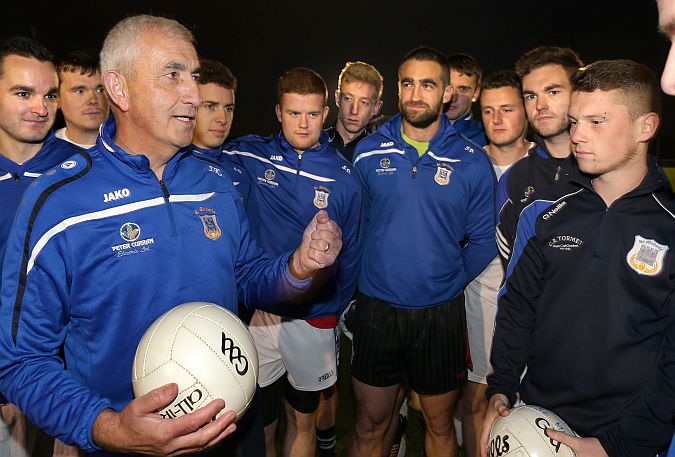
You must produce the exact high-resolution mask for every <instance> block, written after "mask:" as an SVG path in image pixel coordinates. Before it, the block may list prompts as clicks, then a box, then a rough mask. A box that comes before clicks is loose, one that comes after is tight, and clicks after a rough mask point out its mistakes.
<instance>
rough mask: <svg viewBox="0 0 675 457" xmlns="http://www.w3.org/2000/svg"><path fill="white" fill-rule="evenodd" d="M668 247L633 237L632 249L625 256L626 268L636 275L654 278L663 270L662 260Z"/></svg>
mask: <svg viewBox="0 0 675 457" xmlns="http://www.w3.org/2000/svg"><path fill="white" fill-rule="evenodd" d="M668 249H669V247H668V246H665V245H663V244H659V243H657V242H656V241H654V240H648V239H647V238H643V237H641V236H640V235H635V242H634V243H633V247H632V248H631V250H630V251H628V254H627V255H626V262H627V263H628V266H629V267H631V268H632V269H633V270H635V271H636V272H637V273H638V274H641V275H645V276H656V275H658V274H659V273H661V270H663V258H664V257H665V255H666V252H668Z"/></svg>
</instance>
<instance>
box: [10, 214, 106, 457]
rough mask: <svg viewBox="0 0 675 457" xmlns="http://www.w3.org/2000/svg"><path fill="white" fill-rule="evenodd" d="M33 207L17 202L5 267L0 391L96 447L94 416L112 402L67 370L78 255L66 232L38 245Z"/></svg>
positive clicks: (31, 414)
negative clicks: (72, 281)
mask: <svg viewBox="0 0 675 457" xmlns="http://www.w3.org/2000/svg"><path fill="white" fill-rule="evenodd" d="M31 210H32V205H26V204H24V205H22V206H21V207H20V208H19V211H18V213H17V219H16V221H15V225H14V227H13V229H12V231H11V233H10V237H9V240H8V246H7V252H6V256H5V262H4V265H3V268H2V276H3V278H2V295H1V300H2V301H1V306H0V323H1V324H0V391H2V392H3V393H4V394H5V396H6V397H7V399H8V400H9V401H10V402H12V403H14V404H16V405H17V406H18V407H19V408H20V409H21V410H22V411H23V412H24V413H25V414H26V416H27V417H28V418H29V419H30V420H31V421H32V422H33V423H34V424H35V425H36V426H37V427H39V428H41V429H43V430H45V431H46V432H47V433H49V434H50V435H52V436H55V437H57V438H59V439H61V440H62V441H64V442H66V443H75V444H77V445H78V446H79V447H80V448H82V449H83V450H84V451H85V452H92V451H95V450H96V449H97V447H96V445H95V444H94V443H93V441H92V438H91V430H92V427H93V424H94V421H95V420H96V417H97V416H98V415H99V413H100V412H101V411H102V410H103V409H105V408H108V407H110V406H111V402H110V401H109V400H108V399H106V398H103V397H101V396H100V395H99V394H97V393H96V392H94V391H92V390H90V389H89V388H87V387H85V386H84V385H82V384H81V383H80V382H79V381H78V380H77V379H75V378H74V376H73V375H72V374H71V373H70V372H68V371H66V370H65V369H64V363H63V360H62V359H61V357H60V348H61V347H62V345H63V343H64V341H65V336H66V331H67V325H68V322H69V312H70V311H69V310H70V305H69V290H68V289H69V283H70V278H71V275H70V272H71V264H70V262H71V261H72V260H71V257H70V254H69V250H68V246H67V242H66V239H65V235H63V234H61V235H59V236H55V237H53V238H51V239H50V240H49V241H48V242H46V244H44V245H40V244H39V243H37V247H36V239H39V238H40V234H41V232H40V223H39V217H38V221H37V222H36V223H35V225H34V226H33V225H30V226H29V224H28V221H29V219H30V217H31ZM31 229H32V236H31ZM24 240H27V241H26V246H24ZM38 252H39V254H36V253H38ZM33 257H34V259H33ZM29 258H31V259H32V260H31V261H29ZM33 261H34V263H33Z"/></svg>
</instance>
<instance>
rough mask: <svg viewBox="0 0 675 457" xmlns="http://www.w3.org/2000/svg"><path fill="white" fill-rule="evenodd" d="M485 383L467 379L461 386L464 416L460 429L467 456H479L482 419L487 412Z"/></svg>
mask: <svg viewBox="0 0 675 457" xmlns="http://www.w3.org/2000/svg"><path fill="white" fill-rule="evenodd" d="M486 390H487V384H481V383H477V382H473V381H469V382H467V383H466V385H465V386H464V387H463V393H462V394H463V395H462V402H463V404H464V417H463V421H462V430H463V433H464V441H463V442H464V453H465V454H466V456H467V457H478V456H480V436H481V433H482V432H483V420H484V419H485V413H486V412H487V405H488V402H487V399H486V398H485V391H486Z"/></svg>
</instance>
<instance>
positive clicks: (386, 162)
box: [380, 157, 391, 168]
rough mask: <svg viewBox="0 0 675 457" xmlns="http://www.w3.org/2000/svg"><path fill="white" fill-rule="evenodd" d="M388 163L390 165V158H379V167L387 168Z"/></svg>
mask: <svg viewBox="0 0 675 457" xmlns="http://www.w3.org/2000/svg"><path fill="white" fill-rule="evenodd" d="M389 165H391V160H389V159H388V158H387V157H385V158H384V159H381V160H380V167H382V168H389Z"/></svg>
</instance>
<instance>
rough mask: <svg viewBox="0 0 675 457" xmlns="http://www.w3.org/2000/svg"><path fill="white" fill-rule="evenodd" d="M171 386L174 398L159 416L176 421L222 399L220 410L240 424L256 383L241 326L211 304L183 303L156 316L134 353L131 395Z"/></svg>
mask: <svg viewBox="0 0 675 457" xmlns="http://www.w3.org/2000/svg"><path fill="white" fill-rule="evenodd" d="M172 382H175V383H176V384H178V396H177V397H176V399H175V400H174V401H173V402H172V403H171V404H170V405H169V406H167V407H166V408H165V409H163V410H161V411H159V413H160V414H161V416H162V417H164V418H167V419H172V418H175V417H178V416H182V415H185V414H188V413H191V412H192V411H194V410H196V409H198V408H200V407H201V406H204V405H206V404H208V403H209V402H210V401H211V400H215V399H217V398H222V399H223V400H225V410H224V411H227V410H233V411H235V412H236V413H237V419H240V418H241V417H242V415H243V414H244V412H246V409H247V408H248V407H249V405H250V404H251V401H252V400H253V395H254V394H255V390H256V383H257V382H258V353H257V352H256V349H255V345H254V344H253V338H252V337H251V334H250V333H249V331H248V328H247V327H246V325H244V323H243V322H241V321H240V320H239V318H238V317H237V316H235V315H234V314H233V313H232V312H230V311H228V310H227V309H225V308H223V307H221V306H218V305H214V304H212V303H202V302H193V303H185V304H182V305H179V306H177V307H175V308H173V309H171V310H170V311H167V312H166V313H164V314H163V315H162V316H160V317H159V318H158V319H157V320H156V321H155V322H153V324H152V325H151V326H150V327H149V328H148V330H146V332H145V334H144V335H143V338H142V339H141V342H140V343H139V344H138V348H137V349H136V356H135V357H134V364H133V374H132V384H133V389H134V395H135V396H136V397H139V396H141V395H144V394H146V393H148V392H150V391H151V390H153V389H155V388H157V387H160V386H163V385H165V384H168V383H172Z"/></svg>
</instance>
